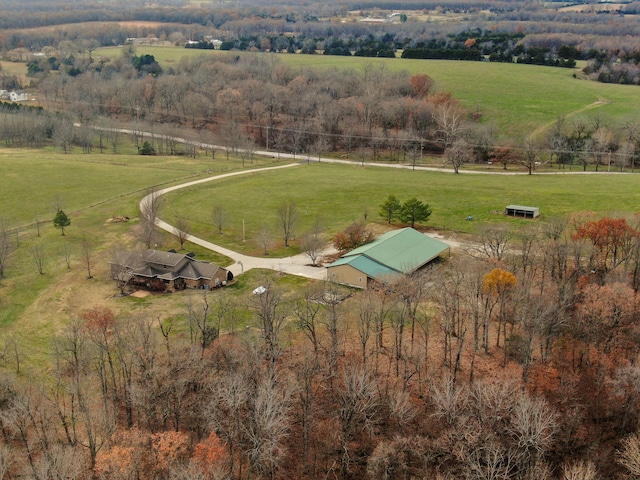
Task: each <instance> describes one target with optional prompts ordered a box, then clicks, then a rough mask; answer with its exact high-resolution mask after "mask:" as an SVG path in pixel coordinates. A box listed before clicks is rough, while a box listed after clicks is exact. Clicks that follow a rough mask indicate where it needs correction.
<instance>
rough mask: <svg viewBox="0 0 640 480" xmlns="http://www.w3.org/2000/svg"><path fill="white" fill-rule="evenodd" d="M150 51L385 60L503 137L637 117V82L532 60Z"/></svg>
mask: <svg viewBox="0 0 640 480" xmlns="http://www.w3.org/2000/svg"><path fill="white" fill-rule="evenodd" d="M98 52H99V53H98V54H101V55H104V56H107V57H111V58H115V57H117V56H119V55H120V49H119V48H115V47H114V48H104V49H100V50H99V51H98ZM142 53H149V54H152V55H154V56H155V57H156V59H157V60H158V61H159V62H160V63H161V64H162V65H164V66H169V65H172V64H175V63H177V62H178V61H179V60H180V58H182V57H193V56H198V55H238V54H241V55H256V56H262V57H265V58H266V57H267V56H271V57H272V58H274V59H277V61H282V62H285V63H287V64H289V65H291V66H292V67H293V68H296V69H302V68H306V67H317V68H363V67H364V66H366V65H370V64H380V65H384V66H385V68H388V69H389V70H406V71H407V72H409V73H411V74H427V75H429V76H431V77H432V78H433V79H434V80H435V81H436V88H437V89H438V90H440V91H444V92H451V93H452V94H453V96H454V97H455V98H457V99H459V100H460V101H461V102H462V104H463V105H464V106H465V107H466V108H467V109H468V110H470V111H473V112H476V111H478V112H480V113H481V114H482V115H483V117H482V120H481V122H482V123H484V124H487V125H489V126H492V127H494V128H495V130H496V131H497V132H498V133H499V135H500V136H501V137H502V138H504V139H507V138H514V139H518V138H522V137H524V136H526V135H529V134H532V133H533V134H539V133H541V132H542V131H543V130H544V128H545V127H548V126H549V125H551V124H553V123H554V122H555V121H557V120H558V118H560V117H562V116H564V117H567V118H568V119H571V118H575V117H578V116H584V117H591V116H596V115H597V116H599V117H601V118H602V119H603V120H614V121H617V122H622V121H625V120H628V119H636V118H637V111H638V109H640V95H639V92H640V90H639V88H640V87H637V86H630V85H611V84H603V83H597V82H592V81H588V80H581V79H579V78H574V74H576V77H579V71H578V70H574V69H565V68H552V67H540V66H535V65H522V64H504V63H489V62H457V61H446V60H407V59H400V58H395V59H393V58H392V59H386V58H381V59H373V58H362V57H349V58H346V57H339V56H329V55H327V56H325V55H300V54H296V55H290V54H269V53H241V52H220V51H205V50H193V49H184V48H178V47H146V46H145V47H139V48H138V54H142Z"/></svg>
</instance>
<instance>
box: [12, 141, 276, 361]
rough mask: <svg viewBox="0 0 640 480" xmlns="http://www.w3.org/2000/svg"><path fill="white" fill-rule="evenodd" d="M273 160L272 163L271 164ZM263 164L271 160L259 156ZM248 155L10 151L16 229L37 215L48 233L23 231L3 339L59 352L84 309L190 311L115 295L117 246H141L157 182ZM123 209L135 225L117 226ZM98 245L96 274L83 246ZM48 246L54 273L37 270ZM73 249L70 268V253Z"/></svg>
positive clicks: (172, 242)
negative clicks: (65, 332)
mask: <svg viewBox="0 0 640 480" xmlns="http://www.w3.org/2000/svg"><path fill="white" fill-rule="evenodd" d="M271 161H272V160H271V159H268V160H265V161H264V162H265V163H266V162H271ZM255 163H256V164H258V165H259V164H261V162H260V160H259V159H258V160H256V162H255ZM240 165H241V163H240V160H237V161H236V160H234V159H232V160H231V161H226V160H224V158H223V157H220V158H218V159H216V160H215V162H213V161H212V160H211V158H209V157H206V158H204V157H199V158H198V159H197V160H194V159H191V158H188V157H144V156H139V155H112V154H106V153H105V154H97V153H96V154H92V155H84V154H80V153H77V154H76V153H71V154H62V153H59V152H57V151H54V150H52V149H45V150H26V149H4V148H0V218H3V219H5V220H6V221H7V223H8V225H9V227H10V228H17V227H25V226H27V225H29V224H32V223H33V222H34V221H35V220H36V218H37V219H38V220H39V221H40V222H42V225H41V228H40V236H39V237H38V236H37V230H36V228H35V227H34V226H31V227H26V228H23V229H21V230H20V234H19V235H18V236H13V235H12V236H11V239H12V243H13V242H14V239H15V244H14V245H15V246H17V249H16V250H15V252H14V253H13V255H12V256H11V257H10V259H9V262H8V265H7V268H6V271H5V275H6V278H2V279H0V328H1V329H2V341H0V352H1V351H2V342H5V343H7V342H10V341H13V339H14V338H15V339H19V342H20V344H21V346H22V347H23V348H25V349H26V350H28V351H29V352H31V353H30V354H33V355H34V356H42V355H44V354H45V352H48V351H50V342H51V338H52V336H53V335H54V334H55V333H57V332H59V331H60V329H61V328H62V326H63V325H65V324H66V323H67V322H68V321H69V320H70V319H72V318H75V317H77V315H78V314H79V312H81V311H82V310H83V309H85V308H88V307H91V306H93V305H96V304H100V305H106V306H109V307H110V308H113V309H114V310H116V311H123V312H127V313H134V312H136V311H144V312H147V313H148V314H150V315H153V316H154V318H157V317H158V316H163V318H164V315H169V316H170V315H172V314H173V313H174V312H176V311H177V312H182V310H183V309H184V307H183V302H184V300H177V301H176V299H170V298H169V297H166V298H165V297H159V298H157V299H156V300H154V301H153V302H151V301H136V300H134V299H115V298H114V297H113V296H114V294H115V293H117V289H116V288H115V285H114V284H113V282H111V281H110V280H109V276H108V261H109V259H110V257H111V253H112V251H113V249H114V248H123V247H124V248H134V247H135V248H138V247H139V245H136V242H135V240H134V238H133V237H132V234H131V231H132V229H133V228H134V227H135V225H136V222H137V220H136V219H137V211H138V202H139V200H140V198H141V197H142V196H143V194H144V192H145V191H146V190H147V189H148V188H151V187H153V186H156V185H168V184H172V183H175V182H179V181H182V180H185V179H192V178H194V177H195V176H197V175H202V174H203V173H204V171H206V172H207V174H211V172H218V171H219V172H224V171H230V170H234V169H239V168H240ZM58 195H59V196H60V197H61V198H63V199H64V210H65V211H66V212H67V213H68V214H69V216H70V218H71V225H70V226H69V227H68V228H67V229H65V233H66V235H65V236H64V237H63V236H62V235H61V234H60V233H61V232H60V231H59V230H57V229H55V228H54V227H53V225H52V222H51V220H52V218H53V212H52V207H51V202H52V200H53V199H54V198H55V197H56V196H58ZM114 215H123V216H128V217H130V219H131V220H130V221H129V222H123V223H109V222H108V220H109V219H110V218H111V217H112V216H114ZM84 240H90V241H91V242H92V244H93V246H94V254H93V259H92V264H93V265H92V275H93V276H94V278H93V279H87V275H88V271H87V268H86V265H85V263H84V261H83V259H82V256H81V252H80V244H81V243H82V242H83V241H84ZM158 243H159V246H161V247H162V248H167V249H168V248H176V249H179V244H178V242H177V240H176V239H175V237H173V236H172V235H168V234H166V235H163V236H162V237H161V239H160V240H159V242H158ZM35 247H41V248H42V249H43V251H44V257H45V267H44V273H43V274H42V275H40V274H39V273H38V271H37V268H36V265H35V261H34V259H33V255H32V251H33V249H34V248H35ZM65 248H67V249H68V251H69V252H70V263H71V268H70V269H69V268H67V265H66V261H65V255H64V250H65ZM189 250H190V251H193V252H195V253H196V255H197V257H198V258H199V259H203V260H208V261H213V262H215V263H218V264H221V265H227V264H229V263H230V259H228V258H226V257H223V256H221V255H218V254H215V253H213V252H209V251H206V250H204V249H202V248H199V247H196V246H194V245H189Z"/></svg>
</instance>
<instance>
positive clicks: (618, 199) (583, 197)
mask: <svg viewBox="0 0 640 480" xmlns="http://www.w3.org/2000/svg"><path fill="white" fill-rule="evenodd" d="M271 162H273V159H264V160H260V159H256V161H255V162H254V164H253V165H252V167H257V166H265V165H269V164H271ZM239 167H240V160H237V159H233V158H232V159H231V160H230V161H226V160H225V159H224V156H218V157H217V158H216V160H212V159H211V158H210V157H206V158H203V157H199V158H197V159H195V160H194V159H191V158H187V157H142V156H136V155H111V154H93V155H83V154H79V153H71V154H67V155H65V154H62V153H58V152H55V151H53V150H19V149H0V172H1V173H0V217H4V218H8V219H9V222H10V224H12V225H25V224H28V223H31V222H33V220H34V219H35V217H38V218H39V219H40V220H41V221H43V222H44V223H43V225H42V227H41V232H40V234H41V236H40V237H38V236H37V235H36V230H35V228H29V229H27V230H25V231H23V232H22V234H21V235H20V236H19V237H16V241H17V243H19V247H18V249H17V250H16V252H15V253H14V255H13V256H12V257H11V260H10V262H9V265H8V267H7V270H6V278H4V279H2V280H1V281H0V329H1V331H2V338H3V341H4V342H5V344H6V345H9V346H8V347H6V348H11V347H10V345H11V344H12V342H13V341H16V342H18V343H19V347H20V349H21V351H23V352H29V354H28V355H29V357H30V358H31V359H32V360H30V361H32V362H34V363H35V365H38V364H40V363H44V359H45V358H46V355H47V354H48V352H50V350H51V339H52V337H53V336H54V335H55V334H56V333H59V332H60V331H61V329H62V328H63V326H64V325H65V324H67V323H68V322H69V321H70V320H71V319H73V318H77V316H78V315H79V313H80V312H81V311H82V310H83V309H86V308H88V307H91V306H93V305H104V306H107V307H109V308H112V309H114V310H115V311H116V312H123V313H126V314H135V313H137V312H139V313H141V314H144V315H148V316H149V318H161V319H162V318H182V317H181V316H183V315H184V301H185V300H184V298H183V297H182V296H154V297H151V298H147V299H134V298H126V299H118V298H115V297H114V294H115V293H117V289H116V287H115V285H114V284H113V283H112V282H111V281H110V280H109V275H108V261H109V259H110V257H111V253H112V251H113V249H114V248H121V247H126V248H133V247H136V246H139V245H136V242H135V240H134V238H133V236H132V229H133V228H134V227H135V225H136V216H137V204H138V201H139V199H140V198H141V196H142V195H143V193H144V191H145V190H146V189H147V188H149V187H151V186H153V185H159V184H172V183H176V182H180V181H182V180H184V179H191V178H193V177H194V176H195V175H200V176H202V175H205V174H206V175H214V174H215V173H217V172H223V171H230V170H232V169H239ZM389 194H395V195H396V196H397V197H398V198H400V200H405V199H407V198H409V197H411V196H416V197H418V198H419V199H421V200H423V201H425V202H428V203H430V204H431V205H432V207H433V215H432V218H431V219H430V220H429V222H428V225H427V226H429V227H433V228H437V229H446V230H448V231H449V232H448V233H451V234H455V233H458V232H462V233H464V232H473V231H474V229H475V228H477V227H478V226H480V225H484V224H486V223H489V222H508V223H510V224H512V225H514V226H516V227H517V226H519V225H524V224H528V223H530V222H527V221H524V220H517V219H507V218H505V217H504V216H503V215H500V214H497V213H495V212H498V213H501V212H502V209H503V208H504V206H505V205H506V204H509V203H522V204H528V205H533V206H538V207H540V209H541V212H542V215H543V218H542V219H541V220H540V221H539V222H544V220H545V218H548V217H550V216H554V215H562V214H565V213H569V212H575V211H581V210H588V211H594V212H598V213H607V214H618V213H629V212H637V211H638V205H640V189H638V188H637V176H635V175H571V176H567V175H540V174H536V175H533V176H526V175H521V176H498V175H471V174H468V175H464V174H463V175H454V174H453V173H436V172H419V171H416V172H413V171H409V170H396V169H384V168H380V167H372V166H366V167H361V166H343V165H330V164H313V163H312V164H310V165H300V166H297V167H295V168H291V169H285V170H280V171H277V172H273V173H261V174H256V175H249V176H246V177H244V176H243V177H236V178H233V179H227V180H224V181H221V182H212V183H207V184H204V185H202V186H199V187H194V188H191V189H186V190H180V191H179V192H175V193H173V194H170V195H168V196H167V198H166V201H165V204H164V210H163V211H162V213H161V217H162V218H164V219H166V220H168V221H169V222H171V221H172V220H174V219H175V217H176V216H177V215H182V216H184V217H186V218H187V219H189V220H190V221H192V223H193V230H194V233H195V234H197V235H199V236H202V237H204V238H206V239H209V240H212V241H214V242H217V243H221V244H223V245H226V246H228V247H230V248H232V249H236V250H239V251H242V252H246V253H251V254H255V255H260V254H261V253H262V250H261V247H260V246H258V244H257V242H256V241H255V236H256V235H255V234H256V231H257V229H259V228H260V227H261V226H262V225H263V224H264V225H266V226H268V227H269V228H270V229H271V231H272V233H273V240H274V244H275V243H278V237H279V235H278V231H277V228H276V209H277V206H278V205H279V203H280V202H282V201H283V200H293V201H295V202H296V204H297V205H298V208H299V212H300V225H299V229H298V232H299V233H301V232H304V231H305V229H307V228H309V227H310V225H311V224H312V223H313V222H314V221H315V219H316V217H319V218H320V219H321V220H322V222H323V223H324V225H325V227H326V232H327V237H329V235H330V234H331V233H334V232H335V231H337V230H338V229H340V228H342V227H344V226H345V225H346V224H348V223H350V222H351V221H353V220H355V219H358V218H362V217H363V215H364V212H365V211H367V213H368V219H369V221H372V220H373V221H380V219H379V218H378V215H377V211H378V206H379V204H380V203H381V202H382V201H383V200H384V199H385V198H386V196H387V195H389ZM56 195H61V196H62V197H63V198H64V200H65V209H66V211H67V212H68V213H70V217H71V225H70V227H69V228H67V229H66V235H65V236H64V237H63V236H61V235H60V231H59V230H57V229H55V228H54V227H53V225H52V224H51V218H52V216H53V213H52V211H51V207H50V202H51V199H52V198H54V197H55V196H56ZM216 203H221V204H224V205H225V206H227V208H228V211H229V222H228V225H226V226H225V229H224V234H223V235H218V234H217V233H215V232H214V228H213V226H212V221H211V210H212V208H213V206H214V204H216ZM113 215H127V216H129V217H131V220H130V222H124V223H109V222H108V220H109V219H110V218H111V217H112V216H113ZM468 215H472V216H473V218H474V220H473V221H472V222H468V221H466V220H465V218H466V217H467V216H468ZM242 220H244V221H245V226H246V242H242ZM452 230H453V231H452ZM454 231H455V232H454ZM445 233H446V232H445ZM85 239H89V240H91V241H92V242H93V245H94V246H95V253H94V255H93V259H92V263H93V265H92V274H93V276H94V278H92V279H88V278H87V274H88V272H87V268H86V265H85V263H84V261H83V259H82V256H81V253H80V244H81V242H82V241H83V240H85ZM158 244H159V248H166V249H168V248H176V249H179V244H178V241H177V239H176V238H175V237H173V236H172V235H169V234H163V236H162V237H161V238H160V239H159V242H158ZM65 245H66V246H67V248H68V249H69V250H70V252H71V256H70V261H71V268H67V265H66V261H65V258H64V254H63V251H64V249H65ZM294 245H295V243H294ZM38 246H40V247H42V248H43V249H44V251H45V257H46V261H45V269H44V274H42V275H40V274H39V273H38V271H37V269H36V266H35V262H34V260H33V256H32V251H33V248H34V247H38ZM185 248H186V249H187V250H190V251H194V252H195V253H196V254H197V256H198V258H201V259H204V260H209V261H213V262H216V263H218V264H222V265H227V264H228V263H229V262H230V260H229V259H228V258H225V257H222V256H220V255H216V254H213V253H211V252H207V251H204V250H203V249H201V248H197V247H195V246H194V245H192V244H187V245H186V246H185ZM297 251H298V247H297V246H293V247H291V248H288V249H285V248H283V247H279V246H277V245H274V246H273V247H272V248H271V249H270V254H271V255H272V256H278V255H290V254H292V253H296V252H297ZM262 274H264V273H260V272H252V273H251V275H249V276H247V277H243V279H242V281H240V282H238V283H237V284H236V285H235V286H234V288H233V289H229V292H230V293H231V294H234V295H238V296H240V297H242V296H243V295H246V293H247V291H249V290H250V289H251V288H252V287H253V288H255V285H254V284H256V282H257V283H258V284H259V283H260V279H259V278H258V277H257V276H256V275H262ZM277 281H279V282H285V288H289V289H293V290H295V289H297V288H299V287H300V285H301V284H300V280H299V279H290V278H289V277H285V278H280V277H277ZM304 282H306V281H304ZM304 282H303V283H304ZM245 321H246V319H245ZM1 348H2V344H1V343H0V350H1ZM0 353H1V352H0Z"/></svg>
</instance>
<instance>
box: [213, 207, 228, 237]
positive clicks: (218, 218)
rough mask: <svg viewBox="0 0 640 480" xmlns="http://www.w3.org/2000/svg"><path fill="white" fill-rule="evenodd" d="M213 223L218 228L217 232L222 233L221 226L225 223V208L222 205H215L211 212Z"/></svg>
mask: <svg viewBox="0 0 640 480" xmlns="http://www.w3.org/2000/svg"><path fill="white" fill-rule="evenodd" d="M211 218H212V219H213V224H214V225H215V227H216V228H217V229H218V233H219V234H222V228H223V227H224V225H225V224H226V223H227V209H226V207H225V206H224V205H215V206H214V207H213V211H212V213H211Z"/></svg>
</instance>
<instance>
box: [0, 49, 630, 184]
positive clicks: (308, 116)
mask: <svg viewBox="0 0 640 480" xmlns="http://www.w3.org/2000/svg"><path fill="white" fill-rule="evenodd" d="M147 57H148V56H147ZM136 58H139V57H136V56H135V55H134V56H131V54H129V56H126V55H125V56H123V57H119V58H118V59H116V60H115V61H113V62H110V63H107V64H101V67H100V69H101V71H100V72H99V73H97V72H95V71H93V70H91V71H88V72H86V73H83V74H81V75H78V76H76V77H68V76H66V75H64V74H62V75H48V76H44V77H42V78H41V79H40V81H39V89H40V91H41V94H42V97H43V100H44V105H45V107H46V109H47V111H50V110H57V109H60V108H62V107H64V110H65V112H66V113H65V115H64V116H62V117H60V116H52V115H49V114H47V113H46V111H43V110H41V109H34V108H28V107H14V106H10V104H2V108H3V109H6V112H7V113H8V114H7V115H4V116H3V117H2V118H1V119H0V122H2V127H3V128H2V130H1V133H0V140H2V141H4V143H5V144H6V145H15V146H21V145H27V146H31V147H41V146H43V145H45V144H48V143H50V142H51V141H53V143H54V144H56V145H57V146H58V147H59V148H61V149H62V150H63V151H68V150H69V149H71V148H74V146H78V147H81V148H82V150H83V151H84V152H85V153H89V152H91V151H93V150H94V149H95V148H99V149H100V151H105V150H109V151H117V148H118V144H119V142H121V141H122V136H123V135H122V133H120V132H118V131H117V127H118V126H119V125H121V124H122V122H123V121H128V122H129V123H132V125H133V127H132V130H133V131H134V135H133V140H134V142H135V143H136V145H137V146H138V148H139V149H141V151H144V152H145V153H153V152H156V153H158V154H165V153H170V154H175V153H178V152H183V153H187V154H189V155H196V154H197V148H196V147H194V146H193V144H191V145H188V146H179V145H178V142H176V141H175V140H172V137H174V136H176V135H179V136H181V137H183V138H185V137H186V138H188V139H190V140H191V141H193V142H205V143H209V144H217V145H221V146H222V148H223V149H224V150H225V151H226V154H227V155H229V154H230V153H232V152H236V153H238V154H240V156H241V157H242V160H243V163H244V162H245V161H246V160H248V159H249V158H250V157H251V155H252V152H253V151H254V150H255V149H256V148H258V146H260V147H262V148H268V149H274V150H283V151H289V152H292V153H294V154H299V155H301V156H302V155H304V156H305V157H307V158H310V157H313V156H315V155H317V156H318V157H320V156H322V154H326V153H329V152H335V151H341V152H343V154H344V155H345V156H346V157H347V158H353V159H355V160H358V161H362V162H364V161H365V160H366V161H372V160H374V161H375V160H379V159H384V160H388V161H402V162H405V163H410V164H413V165H414V166H415V165H416V164H417V163H419V162H420V158H421V156H422V155H423V153H424V152H431V153H440V152H446V155H445V157H444V159H445V161H446V162H448V163H449V164H450V165H451V166H452V167H453V168H454V170H455V171H456V172H457V171H458V170H459V168H460V167H462V166H463V165H464V164H465V163H470V162H482V163H484V162H487V161H492V162H494V163H500V164H502V165H504V167H505V168H507V166H510V165H519V166H524V167H525V168H526V169H527V170H528V171H529V173H533V171H534V170H535V168H536V166H537V165H538V164H540V163H542V162H555V163H557V164H558V165H559V166H562V167H567V166H569V167H570V166H571V165H574V164H579V165H580V166H581V167H582V168H585V169H586V168H587V166H588V165H594V166H595V168H596V169H598V168H600V167H602V166H603V165H604V164H606V165H607V168H609V169H610V168H611V167H612V166H613V167H615V168H619V169H625V168H629V167H631V168H634V167H635V166H636V165H637V163H638V152H639V151H640V135H638V131H640V129H639V128H638V126H637V124H636V123H634V122H631V121H627V122H625V123H624V124H621V125H614V124H611V123H607V122H604V121H603V120H602V119H600V118H595V119H594V120H592V121H585V120H583V119H576V120H574V121H573V122H569V121H565V120H562V119H561V120H560V121H559V122H558V123H557V124H556V125H555V126H554V128H553V129H551V130H550V131H549V133H548V135H547V137H546V138H545V139H544V140H543V141H539V142H533V141H530V140H527V141H523V142H520V143H518V142H517V141H514V142H512V143H503V144H496V143H495V141H494V140H493V139H492V138H491V136H490V135H489V134H488V133H487V132H485V131H484V130H483V129H482V128H481V127H480V126H479V125H477V124H476V123H475V122H474V120H475V119H477V118H478V117H477V112H476V113H475V114H474V115H470V114H469V113H468V112H465V111H464V110H463V109H462V108H461V107H460V105H459V104H458V103H457V101H456V100H455V99H453V98H452V97H451V96H450V95H447V94H445V93H442V92H436V91H434V85H433V81H432V80H431V79H430V78H429V77H428V76H427V75H414V76H409V75H407V74H404V73H395V72H389V71H387V70H386V69H384V68H383V67H380V66H371V67H368V68H367V69H365V70H364V71H362V72H353V71H348V70H340V71H319V70H318V71H316V70H306V71H305V72H304V73H303V74H294V73H293V71H292V70H291V69H290V68H289V67H287V66H285V65H282V64H279V63H278V62H268V61H266V57H265V58H264V59H260V57H257V58H258V59H260V60H257V61H256V60H254V59H236V58H235V57H233V56H230V57H227V58H216V59H206V58H198V59H192V60H185V61H183V62H181V64H180V65H179V66H176V67H175V69H174V71H173V72H172V73H169V74H167V73H165V74H159V75H158V76H157V77H154V76H152V75H148V74H146V75H144V76H138V75H139V73H141V71H140V72H139V71H138V70H137V69H136V67H134V64H135V65H138V66H139V67H140V68H141V69H142V68H143V67H145V66H146V65H151V64H152V63H153V60H150V59H148V60H145V61H144V62H135V61H134V60H135V59H136ZM262 60H264V61H262ZM212 78H213V79H214V80H213V81H212ZM124 83H126V84H127V88H123V87H122V85H123V84H124ZM230 85H233V87H231V86H230ZM87 99H90V101H87ZM152 120H153V121H154V122H153V123H150V122H149V121H152ZM158 121H160V122H161V123H159V124H158ZM76 122H80V123H81V125H82V126H81V127H80V128H74V127H73V126H72V124H73V123H76ZM91 127H98V128H99V130H98V131H96V130H94V129H92V128H91ZM178 127H181V128H182V129H183V130H184V129H187V130H188V131H187V133H185V132H184V131H178V130H177V129H178ZM189 127H190V128H193V127H197V128H196V129H195V130H190V131H189ZM144 131H149V132H151V133H154V134H157V135H160V136H163V137H161V138H162V139H158V138H156V139H153V140H152V139H147V140H146V142H147V143H146V144H143V143H144V142H143V141H142V135H143V132H144ZM136 132H139V133H136Z"/></svg>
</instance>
